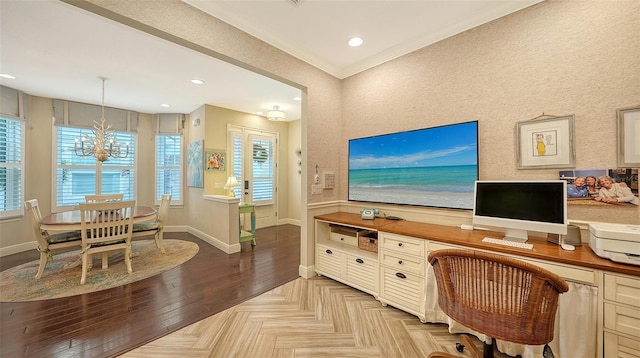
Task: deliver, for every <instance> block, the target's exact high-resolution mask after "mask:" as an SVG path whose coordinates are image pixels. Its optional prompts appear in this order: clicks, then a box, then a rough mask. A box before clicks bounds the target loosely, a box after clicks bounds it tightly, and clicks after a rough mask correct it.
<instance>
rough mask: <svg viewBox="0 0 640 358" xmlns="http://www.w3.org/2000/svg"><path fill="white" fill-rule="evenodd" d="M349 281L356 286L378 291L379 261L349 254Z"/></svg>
mask: <svg viewBox="0 0 640 358" xmlns="http://www.w3.org/2000/svg"><path fill="white" fill-rule="evenodd" d="M346 257H347V277H346V278H345V279H346V280H347V281H349V282H351V283H353V285H354V286H360V287H362V288H364V289H367V290H370V291H373V292H376V293H377V291H378V287H377V286H378V285H377V283H378V261H376V260H371V259H369V258H367V257H364V256H356V255H350V254H347V255H346Z"/></svg>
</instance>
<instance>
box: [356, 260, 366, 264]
mask: <svg viewBox="0 0 640 358" xmlns="http://www.w3.org/2000/svg"><path fill="white" fill-rule="evenodd" d="M356 262H357V263H359V264H363V263H364V260H363V259H356Z"/></svg>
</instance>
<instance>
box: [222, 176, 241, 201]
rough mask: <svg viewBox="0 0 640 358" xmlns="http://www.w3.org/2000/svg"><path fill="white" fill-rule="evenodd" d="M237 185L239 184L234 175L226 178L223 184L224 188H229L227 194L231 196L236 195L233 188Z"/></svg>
mask: <svg viewBox="0 0 640 358" xmlns="http://www.w3.org/2000/svg"><path fill="white" fill-rule="evenodd" d="M239 186H240V184H239V183H238V179H236V177H234V176H230V177H229V179H227V182H226V183H225V184H224V188H225V189H229V196H230V197H233V198H235V197H236V192H235V190H233V188H236V187H239Z"/></svg>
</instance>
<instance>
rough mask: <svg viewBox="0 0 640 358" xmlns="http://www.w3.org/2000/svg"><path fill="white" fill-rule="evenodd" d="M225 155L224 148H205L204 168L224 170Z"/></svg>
mask: <svg viewBox="0 0 640 358" xmlns="http://www.w3.org/2000/svg"><path fill="white" fill-rule="evenodd" d="M226 161H227V156H226V153H225V151H224V150H214V149H207V150H206V151H205V155H204V168H205V169H206V170H226V165H225V164H226Z"/></svg>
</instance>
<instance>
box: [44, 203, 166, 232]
mask: <svg viewBox="0 0 640 358" xmlns="http://www.w3.org/2000/svg"><path fill="white" fill-rule="evenodd" d="M156 213H157V212H156V209H154V208H152V207H149V206H135V207H134V208H133V223H134V224H135V223H140V222H145V221H150V220H154V219H155V218H156ZM80 220H81V219H80V210H67V211H61V212H59V213H52V214H49V215H47V216H44V217H43V218H42V219H41V220H40V229H42V230H51V231H75V230H81V229H82V224H81V222H80Z"/></svg>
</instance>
